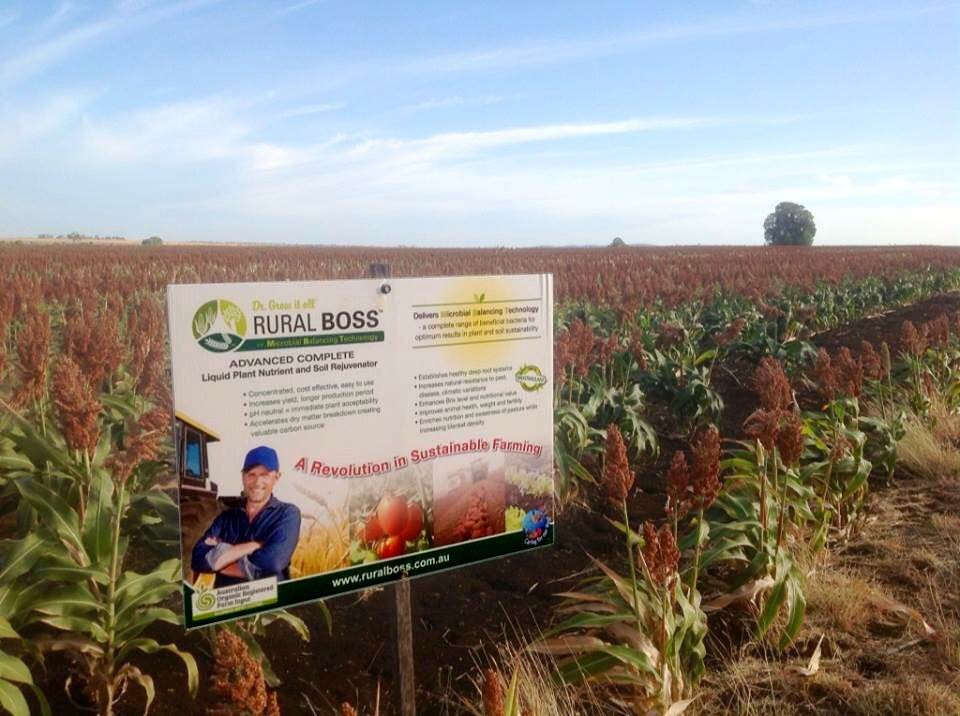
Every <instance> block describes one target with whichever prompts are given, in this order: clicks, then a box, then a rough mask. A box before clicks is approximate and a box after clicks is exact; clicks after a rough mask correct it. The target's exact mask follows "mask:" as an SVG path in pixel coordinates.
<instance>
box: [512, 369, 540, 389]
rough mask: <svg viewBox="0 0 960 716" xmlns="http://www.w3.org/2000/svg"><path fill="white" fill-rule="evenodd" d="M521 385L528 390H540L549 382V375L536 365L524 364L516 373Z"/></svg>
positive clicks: (515, 375)
mask: <svg viewBox="0 0 960 716" xmlns="http://www.w3.org/2000/svg"><path fill="white" fill-rule="evenodd" d="M514 378H516V380H517V382H518V383H519V384H520V387H521V388H523V389H524V390H526V391H528V392H531V393H532V392H533V391H535V390H540V389H541V388H542V387H543V386H545V385H546V384H547V376H545V375H544V374H543V372H542V371H541V370H540V369H539V368H538V367H537V366H535V365H522V366H520V368H519V369H518V370H517V372H516V373H515V374H514Z"/></svg>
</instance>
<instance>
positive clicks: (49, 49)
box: [0, 0, 223, 86]
mask: <svg viewBox="0 0 960 716" xmlns="http://www.w3.org/2000/svg"><path fill="white" fill-rule="evenodd" d="M217 2H223V0H184V1H182V2H174V3H165V4H157V3H156V2H153V1H150V2H129V3H121V4H119V5H118V6H117V7H116V10H114V11H113V12H111V13H109V14H107V15H106V16H104V17H101V18H99V19H95V20H90V21H88V22H85V23H83V24H80V25H77V26H76V27H73V28H70V29H67V30H64V31H57V32H58V34H56V35H55V36H54V37H51V38H44V37H39V38H30V39H29V40H28V41H27V42H25V43H23V44H24V45H25V47H24V49H21V50H20V51H19V52H18V51H16V49H14V50H13V51H12V54H11V55H10V56H9V57H8V59H6V60H5V61H3V62H0V86H4V85H7V86H10V85H17V84H20V83H21V82H23V81H25V80H27V79H29V78H30V77H32V76H33V75H35V74H38V73H40V72H42V71H44V70H47V69H49V68H51V67H54V66H56V65H57V64H58V63H60V62H62V61H64V60H66V59H67V58H69V57H71V56H73V55H75V54H76V53H78V52H80V51H82V50H84V49H85V48H87V47H88V46H90V45H93V44H96V43H98V42H101V41H103V40H105V39H106V38H108V37H111V36H114V35H117V34H120V33H123V32H130V31H133V30H136V29H142V28H144V27H149V26H150V25H153V24H155V23H157V22H160V21H162V20H166V19H169V18H171V17H175V16H178V15H181V14H185V13H189V12H192V11H193V10H196V9H198V8H201V7H204V6H207V5H211V4H215V3H217ZM71 11H72V7H71V6H70V5H69V4H65V5H63V6H61V7H60V8H59V9H58V11H57V12H56V13H55V14H54V15H53V16H52V17H51V18H49V19H48V21H47V22H46V23H45V25H46V29H47V30H48V31H55V28H56V26H57V25H59V24H62V20H63V19H64V18H65V17H67V16H68V15H69V14H70V13H71Z"/></svg>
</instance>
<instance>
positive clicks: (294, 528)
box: [191, 445, 300, 587]
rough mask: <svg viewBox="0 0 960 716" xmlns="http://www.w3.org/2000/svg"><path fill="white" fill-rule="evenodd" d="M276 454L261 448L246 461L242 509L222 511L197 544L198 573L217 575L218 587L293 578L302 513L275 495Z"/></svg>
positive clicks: (195, 565)
mask: <svg viewBox="0 0 960 716" xmlns="http://www.w3.org/2000/svg"><path fill="white" fill-rule="evenodd" d="M279 469H280V461H279V459H278V458H277V451H276V450H274V449H273V448H271V447H267V446H264V445H261V446H260V447H256V448H254V449H253V450H251V451H250V452H248V453H247V457H246V459H245V460H244V461H243V471H242V472H243V496H244V498H245V501H244V503H243V504H242V505H238V506H236V507H231V508H229V509H227V510H224V511H223V512H221V513H220V514H219V515H217V516H216V518H214V520H213V523H212V524H211V525H210V527H209V528H208V529H207V531H206V532H205V533H204V534H203V536H202V537H201V538H200V539H199V540H197V543H196V544H195V545H194V546H193V555H192V558H191V567H192V568H193V571H194V573H201V572H214V573H216V578H215V580H214V585H213V586H214V587H225V586H227V585H230V584H238V583H240V582H246V581H249V580H251V579H263V578H265V577H276V578H277V579H278V580H283V579H289V577H290V571H289V570H290V556H291V555H292V554H293V550H294V548H295V547H296V546H297V540H298V539H299V537H300V510H299V509H298V508H297V506H296V505H292V504H290V503H287V502H281V501H280V500H278V499H277V498H276V497H274V496H273V488H274V486H275V485H276V484H277V480H279V479H280V472H279Z"/></svg>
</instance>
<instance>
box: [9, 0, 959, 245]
mask: <svg viewBox="0 0 960 716" xmlns="http://www.w3.org/2000/svg"><path fill="white" fill-rule="evenodd" d="M780 201H794V202H798V203H801V204H804V205H806V206H807V207H808V208H809V209H810V210H811V211H812V212H813V213H814V215H815V217H816V220H817V226H818V233H817V239H816V243H817V244H827V243H835V244H887V243H940V244H960V4H958V3H956V2H923V1H922V0H921V1H920V2H909V3H904V2H902V1H901V2H882V1H881V2H799V1H798V2H788V1H786V0H783V1H781V0H765V1H764V0H756V1H753V2H746V1H745V2H674V3H668V2H658V3H652V2H589V3H588V2H558V1H557V0H554V1H553V2H510V3H507V2H489V3H478V2H453V1H439V2H363V1H362V0H354V1H352V2H346V1H345V0H313V1H311V0H286V1H284V2H274V3H270V2H251V1H244V0H229V1H224V2H215V1H211V0H207V1H202V0H193V1H183V0H167V1H156V2H152V1H150V0H127V1H124V2H61V3H46V2H39V1H33V0H2V1H0V235H2V236H30V235H35V234H38V233H52V234H60V233H68V232H70V231H79V232H81V233H86V234H90V235H92V234H100V235H124V236H127V237H129V238H131V239H137V240H139V239H142V238H145V237H147V236H150V235H159V236H162V237H163V238H164V239H167V240H171V241H173V240H183V241H191V240H196V241H243V242H254V241H256V242H268V243H288V242H289V243H321V244H327V243H330V244H332V243H337V244H379V245H421V246H456V245H467V246H531V245H544V244H551V245H567V244H606V243H609V242H610V240H611V239H612V238H613V237H615V236H620V237H622V238H623V239H624V240H625V241H627V242H628V243H650V244H698V243H699V244H758V243H762V223H763V219H764V217H765V216H766V215H767V214H768V213H769V212H770V211H772V209H773V207H774V206H775V205H776V204H777V203H778V202H780Z"/></svg>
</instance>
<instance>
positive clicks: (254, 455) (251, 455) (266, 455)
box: [241, 445, 280, 472]
mask: <svg viewBox="0 0 960 716" xmlns="http://www.w3.org/2000/svg"><path fill="white" fill-rule="evenodd" d="M257 465H263V466H264V467H265V468H267V469H268V470H279V469H280V460H279V459H278V458H277V451H276V450H274V449H273V448H272V447H267V446H266V445H261V446H260V447H255V448H254V449H253V450H251V451H250V452H248V453H247V457H246V459H245V460H244V461H243V470H242V471H241V472H246V471H247V470H249V469H250V468H252V467H256V466H257Z"/></svg>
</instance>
